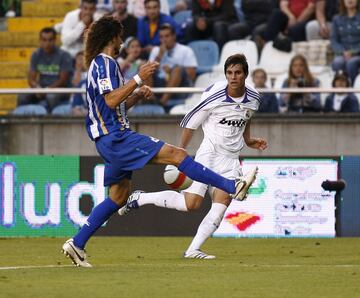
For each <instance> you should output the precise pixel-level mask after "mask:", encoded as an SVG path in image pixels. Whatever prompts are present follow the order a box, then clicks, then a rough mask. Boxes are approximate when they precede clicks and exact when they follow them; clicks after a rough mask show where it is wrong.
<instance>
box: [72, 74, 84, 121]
mask: <svg viewBox="0 0 360 298" xmlns="http://www.w3.org/2000/svg"><path fill="white" fill-rule="evenodd" d="M76 87H77V88H83V89H84V90H85V89H86V80H81V81H80V82H79V84H78V85H77V86H76ZM70 103H71V114H72V115H73V116H86V115H87V112H88V104H87V101H86V94H85V93H76V94H73V95H72V96H71V100H70Z"/></svg>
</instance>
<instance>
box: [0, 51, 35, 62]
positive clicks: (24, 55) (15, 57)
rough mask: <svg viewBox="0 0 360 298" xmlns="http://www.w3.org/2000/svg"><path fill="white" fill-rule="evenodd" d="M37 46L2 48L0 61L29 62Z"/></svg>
mask: <svg viewBox="0 0 360 298" xmlns="http://www.w3.org/2000/svg"><path fill="white" fill-rule="evenodd" d="M35 49H36V48H0V62H27V63H29V61H30V58H31V55H32V53H33V52H34V50H35Z"/></svg>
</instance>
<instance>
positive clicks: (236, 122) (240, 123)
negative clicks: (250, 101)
mask: <svg viewBox="0 0 360 298" xmlns="http://www.w3.org/2000/svg"><path fill="white" fill-rule="evenodd" d="M219 123H220V124H225V125H228V126H235V127H243V126H244V125H245V124H246V121H245V120H244V119H240V120H227V119H226V118H223V119H221V120H220V121H219Z"/></svg>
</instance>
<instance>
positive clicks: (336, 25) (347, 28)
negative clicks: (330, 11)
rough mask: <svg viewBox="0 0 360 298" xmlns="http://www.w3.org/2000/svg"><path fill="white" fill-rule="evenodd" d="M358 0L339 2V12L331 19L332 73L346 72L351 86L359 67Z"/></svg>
mask: <svg viewBox="0 0 360 298" xmlns="http://www.w3.org/2000/svg"><path fill="white" fill-rule="evenodd" d="M359 28H360V0H340V12H339V14H338V15H336V16H335V17H334V18H333V21H332V28H331V48H332V49H333V51H334V54H335V58H334V60H333V63H332V68H333V70H334V71H336V72H338V71H340V70H342V71H343V72H346V73H347V74H348V75H349V77H350V80H351V83H352V84H353V83H354V81H355V78H356V76H357V74H358V73H359V67H360V30H359Z"/></svg>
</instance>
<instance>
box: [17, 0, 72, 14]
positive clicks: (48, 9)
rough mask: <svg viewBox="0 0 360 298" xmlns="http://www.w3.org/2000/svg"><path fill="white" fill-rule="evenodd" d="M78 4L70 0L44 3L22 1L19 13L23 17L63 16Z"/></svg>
mask: <svg viewBox="0 0 360 298" xmlns="http://www.w3.org/2000/svg"><path fill="white" fill-rule="evenodd" d="M78 6H79V5H78V4H76V3H71V2H63V3H45V4H44V3H41V2H30V1H29V2H27V1H22V3H21V14H22V16H24V17H64V16H65V14H66V13H67V12H69V11H71V10H74V9H76V8H77V7H78Z"/></svg>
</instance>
